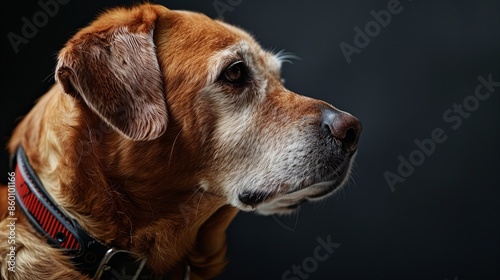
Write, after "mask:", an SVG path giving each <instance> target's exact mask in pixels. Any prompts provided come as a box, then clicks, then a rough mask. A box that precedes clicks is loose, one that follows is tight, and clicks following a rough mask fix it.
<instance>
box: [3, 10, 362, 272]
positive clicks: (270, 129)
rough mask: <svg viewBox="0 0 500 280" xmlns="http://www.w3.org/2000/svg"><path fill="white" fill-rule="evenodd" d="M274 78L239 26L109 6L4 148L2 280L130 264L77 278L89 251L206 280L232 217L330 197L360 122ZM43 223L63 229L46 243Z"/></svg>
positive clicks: (216, 267)
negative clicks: (10, 162)
mask: <svg viewBox="0 0 500 280" xmlns="http://www.w3.org/2000/svg"><path fill="white" fill-rule="evenodd" d="M280 65H281V61H280V57H279V56H277V55H274V54H272V53H269V52H266V51H264V50H262V49H261V48H260V46H259V45H258V44H257V43H256V42H255V41H254V39H253V38H252V37H251V36H250V35H248V34H247V33H245V32H244V31H242V30H240V29H238V28H235V27H233V26H231V25H228V24H225V23H223V22H219V21H214V20H211V19H209V18H207V17H206V16H204V15H201V14H197V13H191V12H184V11H171V10H168V9H167V8H165V7H162V6H158V5H150V4H144V5H140V6H137V7H134V8H131V9H124V8H118V9H113V10H111V11H109V12H106V13H104V14H103V15H101V16H100V17H99V18H98V19H97V20H96V21H94V22H93V23H92V24H91V25H90V26H88V27H86V28H84V29H82V30H81V31H79V32H78V33H77V34H76V35H75V36H74V37H73V38H72V39H71V40H69V42H68V43H67V44H66V46H65V47H64V48H63V49H62V51H61V52H60V55H59V61H58V65H57V69H56V80H57V83H56V84H55V85H54V86H53V87H52V89H50V91H49V92H47V93H46V94H45V95H44V96H43V97H42V98H41V99H40V100H39V102H38V103H37V105H36V106H35V107H34V108H33V110H32V111H31V112H30V113H29V114H28V115H27V116H26V117H25V118H24V120H23V121H22V122H21V123H20V124H19V126H18V127H17V128H16V129H15V131H14V133H13V135H12V138H11V141H10V143H9V151H10V152H11V154H16V150H17V149H18V148H19V147H22V148H23V149H24V151H25V157H26V160H25V161H23V154H22V153H21V152H19V151H18V152H17V157H16V159H17V166H18V167H17V169H16V170H14V171H15V172H13V173H10V174H9V175H12V181H16V185H17V186H16V187H15V188H16V189H15V192H17V197H15V200H14V196H13V192H14V191H13V190H14V183H13V184H12V185H11V186H10V187H9V189H8V190H7V188H1V190H2V191H1V195H0V199H1V207H0V215H1V216H0V218H1V219H2V220H1V222H0V234H1V235H2V236H10V237H11V236H12V234H14V238H12V239H15V243H14V250H13V249H12V247H11V246H10V245H9V244H8V243H7V242H1V243H0V255H1V258H2V262H1V268H0V269H1V270H0V271H1V275H2V277H3V278H4V279H5V278H8V279H91V278H92V277H94V275H96V277H98V276H99V275H101V277H102V278H105V276H102V275H105V273H108V274H109V273H115V272H117V271H120V270H119V269H118V268H120V267H121V266H123V267H125V266H128V265H123V264H121V266H120V264H113V263H112V261H110V259H113V257H111V256H112V254H111V251H106V254H105V255H99V253H95V252H94V253H95V254H94V253H92V254H90V255H85V256H84V262H87V261H88V262H95V263H97V266H96V267H95V268H92V269H93V270H92V269H91V270H88V269H85V268H84V269H82V268H81V266H80V265H81V263H79V261H78V258H79V257H80V258H81V254H83V253H82V251H83V252H84V251H85V250H91V249H89V248H91V247H92V246H94V245H95V244H97V243H98V244H100V245H96V246H100V247H99V248H101V249H103V248H104V249H106V250H107V249H109V248H112V249H111V250H126V254H127V255H128V257H129V258H132V259H134V261H135V264H138V265H137V266H138V267H137V268H134V271H136V272H137V275H139V274H140V273H144V271H147V275H149V276H148V277H150V279H160V278H161V279H163V278H162V277H166V278H168V279H182V278H183V277H184V278H186V277H187V276H190V279H210V278H213V277H214V276H216V275H218V274H219V273H220V272H221V270H222V268H223V266H224V265H225V259H224V255H225V250H226V247H225V246H226V245H225V233H224V232H225V230H226V227H227V226H228V224H229V223H230V222H231V220H232V219H233V218H234V216H235V215H236V213H237V211H238V209H239V210H243V211H252V210H256V211H257V212H259V213H262V214H274V213H278V214H285V213H290V212H292V211H293V210H294V209H295V208H297V206H298V205H299V204H300V203H302V202H304V201H308V200H314V199H321V198H324V197H326V196H327V195H329V194H331V193H332V192H333V191H334V190H335V189H337V188H338V187H339V186H340V185H341V184H342V183H343V182H344V181H345V180H346V178H347V177H348V175H349V169H350V166H351V162H352V158H353V156H354V154H355V152H356V144H357V141H358V137H359V134H360V132H361V125H360V123H359V121H358V120H357V119H356V118H354V117H353V116H351V115H350V114H348V113H345V112H342V111H340V110H337V109H335V108H334V107H332V106H330V105H328V104H326V103H325V102H322V101H318V100H314V99H310V98H307V97H304V96H300V95H297V94H294V93H292V92H290V91H289V90H287V89H286V88H285V87H284V86H283V84H282V83H281V78H280ZM29 166H31V167H32V169H33V172H34V174H35V175H33V176H31V177H30V175H29V171H27V170H29ZM19 173H21V175H19ZM23 174H24V175H23ZM26 174H28V175H26ZM23 176H24V177H23ZM35 177H38V179H39V181H40V182H39V184H38V185H37V183H36V181H37V180H36V179H35ZM19 180H21V183H19ZM33 182H34V183H33ZM33 186H34V187H33ZM30 188H31V189H30ZM40 189H44V190H45V192H46V193H47V196H46V197H44V198H42V199H40V198H39V197H37V196H35V195H34V194H35V193H37V192H40V193H43V191H40ZM8 191H9V192H8ZM42 197H43V195H42ZM49 197H50V198H49ZM30 199H35V200H36V201H35V202H33V201H31V200H30ZM42 200H45V201H52V203H47V202H42ZM12 201H14V202H12ZM42 204H43V205H46V204H47V205H49V206H43V207H42V206H40V207H41V208H44V207H45V208H44V209H42V210H40V209H35V208H36V207H38V206H37V205H42ZM21 205H24V208H26V209H28V212H30V209H31V212H30V213H31V214H26V212H25V211H21V210H22V208H21ZM8 206H12V207H13V208H10V210H12V209H14V208H15V212H9V211H7V209H9V208H8ZM46 209H48V210H46ZM36 211H39V212H40V211H41V212H40V213H42V214H37V213H33V212H36ZM44 211H45V212H44ZM47 211H49V212H47ZM51 211H52V212H51ZM54 212H55V214H54ZM44 213H45V214H47V213H52V214H47V215H48V216H50V217H49V220H50V219H52V222H50V223H49V224H51V223H52V224H53V225H55V226H56V227H61V224H62V227H61V230H59V231H57V233H50V232H49V231H50V230H51V229H50V228H45V227H46V225H44V223H45V224H47V222H44V219H46V217H45V216H43V215H45V214H44ZM31 216H33V217H34V218H33V217H31ZM29 217H31V218H29ZM28 220H29V221H28ZM13 221H14V222H13ZM65 222H68V225H65ZM12 223H13V224H12ZM12 225H14V230H12V228H9V226H12ZM38 227H41V228H42V229H40V228H38ZM68 230H69V231H68ZM68 232H72V233H68ZM44 233H45V234H44ZM9 234H10V235H9ZM43 235H45V238H44V237H43ZM82 236H84V237H85V238H90V239H91V242H90V241H85V242H84V241H82V240H83V239H84V238H83V237H82ZM79 238H80V239H79ZM82 238H83V239H82ZM9 240H10V239H9ZM47 240H49V241H50V240H55V243H52V244H49V243H48V242H47ZM70 241H72V242H73V243H72V244H69V243H70ZM77 241H78V242H77ZM93 244H94V245H93ZM68 248H69V249H74V248H78V250H77V251H75V252H73V253H74V255H73V254H72V253H71V252H70V251H67V250H66V251H65V249H68ZM69 249H68V250H69ZM92 250H93V249H92ZM12 252H14V253H12ZM84 253H85V252H84ZM9 254H10V257H9ZM12 254H15V256H13V255H12ZM79 254H80V255H79ZM5 256H7V257H5ZM89 256H92V257H96V258H97V259H92V260H90V259H91V258H90V257H89ZM117 259H123V257H120V258H118V257H117ZM136 260H137V261H136ZM142 260H144V261H142ZM141 261H142V262H141ZM118 262H120V261H118ZM124 263H126V261H124ZM135 264H134V265H135ZM139 264H140V265H139ZM142 264H144V265H145V266H144V268H143V267H142ZM13 266H14V267H13ZM141 269H142V270H141ZM89 271H91V272H89ZM134 273H135V272H134ZM188 274H189V275H188ZM109 275H111V274H109ZM141 275H143V274H141ZM127 279H131V278H127ZM139 279H143V278H139ZM148 279H149V278H148Z"/></svg>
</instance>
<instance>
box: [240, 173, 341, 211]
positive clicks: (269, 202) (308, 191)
mask: <svg viewBox="0 0 500 280" xmlns="http://www.w3.org/2000/svg"><path fill="white" fill-rule="evenodd" d="M348 173H349V172H348V171H347V172H345V173H344V176H342V177H341V178H338V177H337V178H335V179H333V180H329V181H323V182H319V183H315V184H312V185H310V186H307V187H302V188H300V189H297V190H294V191H291V192H287V193H275V194H272V193H270V194H266V195H265V198H264V199H263V200H262V201H261V202H259V203H256V204H254V205H248V204H245V203H242V202H241V199H236V201H235V202H236V203H233V205H234V206H236V207H237V208H239V209H240V210H243V211H254V212H256V213H257V214H260V215H273V214H278V215H287V214H292V213H294V212H295V211H296V210H297V209H298V208H299V206H300V205H301V204H303V203H304V202H310V201H319V200H322V199H324V198H326V197H328V196H330V195H332V194H334V193H335V192H336V191H337V190H339V189H340V188H342V186H343V185H344V183H345V182H346V181H347V179H348V178H349V174H348Z"/></svg>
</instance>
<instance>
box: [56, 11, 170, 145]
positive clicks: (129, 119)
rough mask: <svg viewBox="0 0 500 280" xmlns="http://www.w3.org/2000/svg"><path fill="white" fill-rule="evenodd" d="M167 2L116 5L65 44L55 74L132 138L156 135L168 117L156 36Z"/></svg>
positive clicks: (137, 138)
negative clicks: (159, 4) (115, 7)
mask: <svg viewBox="0 0 500 280" xmlns="http://www.w3.org/2000/svg"><path fill="white" fill-rule="evenodd" d="M165 10H166V8H164V7H159V6H155V5H149V4H146V5H142V6H139V7H135V8H132V9H123V8H120V9H115V10H112V11H110V12H108V13H105V14H104V15H102V16H100V17H99V18H98V19H97V20H96V21H94V22H93V23H92V24H91V25H90V26H88V27H86V28H84V29H82V30H81V31H80V32H78V33H77V34H76V35H75V36H74V37H73V38H72V39H71V40H70V41H68V43H67V44H66V45H65V47H64V48H63V49H62V51H61V52H60V54H59V60H58V64H57V68H56V79H57V81H58V82H59V83H60V84H61V86H62V88H63V90H64V92H65V93H67V94H70V95H73V96H75V97H77V98H80V97H81V99H82V100H83V101H84V102H85V103H86V104H87V105H88V107H89V108H91V109H92V110H93V111H94V112H95V113H96V114H97V115H98V116H99V117H100V118H102V119H103V120H104V121H105V122H106V123H108V124H109V125H110V126H111V127H113V128H114V129H116V130H117V131H118V132H120V133H122V134H123V135H125V136H126V137H128V138H131V139H134V140H152V139H155V138H157V137H159V136H161V135H162V134H163V133H164V132H165V130H166V128H167V123H168V115H167V105H166V98H165V93H164V82H163V75H162V73H161V70H160V66H159V63H158V59H157V53H156V47H155V44H154V41H153V34H154V28H155V25H156V21H157V20H158V18H159V14H160V13H161V12H164V11H165Z"/></svg>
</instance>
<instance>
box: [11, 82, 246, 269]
mask: <svg viewBox="0 0 500 280" xmlns="http://www.w3.org/2000/svg"><path fill="white" fill-rule="evenodd" d="M82 104H83V103H81V102H80V101H79V100H76V99H74V98H73V97H71V96H68V95H65V94H64V93H62V92H61V90H60V88H59V87H58V86H57V85H56V86H55V87H53V88H52V89H51V90H50V91H49V92H48V93H47V94H46V95H45V96H43V97H42V98H41V99H40V101H39V102H38V104H37V105H36V106H35V108H34V109H33V110H32V111H31V112H30V113H29V114H28V115H27V116H26V117H25V119H24V120H23V121H22V122H21V123H20V125H19V126H18V127H17V128H16V130H15V131H14V136H13V137H12V139H18V140H19V141H18V142H15V141H13V142H11V143H10V144H9V149H10V152H11V153H12V152H13V151H14V149H15V148H16V147H17V146H18V145H22V146H23V147H24V148H25V150H26V152H27V155H28V158H29V160H30V162H31V164H32V165H33V168H34V169H35V171H36V172H37V173H38V176H39V177H40V179H41V181H42V183H43V184H44V185H45V188H46V189H47V190H48V192H49V193H50V194H51V195H52V196H53V197H54V199H55V200H56V201H57V202H58V203H59V204H60V205H61V206H62V208H63V209H65V210H66V211H67V212H68V213H69V214H70V215H72V216H74V217H75V218H76V219H77V221H79V222H80V224H81V225H82V226H83V227H84V228H85V229H87V230H88V231H89V233H91V234H92V235H93V236H94V237H96V238H98V239H100V240H102V241H104V242H107V243H109V244H111V245H112V246H116V247H119V248H122V249H128V250H131V251H132V252H135V253H137V254H138V255H140V256H142V257H147V258H148V261H149V262H150V265H151V266H152V267H153V268H155V270H157V272H159V273H167V272H169V271H171V270H172V269H173V268H174V267H176V266H179V263H181V262H183V261H185V259H186V258H190V259H191V261H193V260H192V259H195V260H194V261H195V262H196V260H197V261H199V262H200V263H201V265H203V264H202V263H203V262H205V261H207V260H206V258H207V255H208V257H213V256H216V257H218V258H220V262H221V264H220V265H221V266H222V265H223V263H222V259H223V254H224V251H225V245H224V244H225V242H222V243H221V242H220V241H218V240H221V238H222V240H224V231H225V229H226V227H227V225H228V224H229V222H230V221H231V220H232V218H233V217H234V215H235V214H236V212H237V211H236V210H235V209H234V208H232V207H229V206H224V204H225V201H224V199H223V198H222V197H220V196H217V195H213V194H210V193H206V192H204V190H203V189H202V188H200V185H199V183H196V182H190V181H181V180H179V179H177V178H192V176H191V177H190V176H179V175H181V174H186V173H190V174H195V173H196V172H197V169H198V168H199V166H197V164H196V163H195V164H193V163H192V162H190V164H186V163H185V162H175V160H174V159H183V158H185V159H187V158H190V155H189V152H190V151H189V149H186V147H182V144H181V143H182V141H177V144H176V139H177V137H179V130H178V129H177V131H176V130H175V127H174V128H172V129H170V131H168V132H167V135H164V136H162V137H161V139H158V140H155V141H148V143H145V142H133V141H131V140H128V139H125V138H124V137H123V136H122V135H120V134H118V133H117V132H115V131H114V130H112V129H110V128H109V127H108V126H107V125H105V124H104V123H103V122H102V121H101V120H100V119H99V118H98V117H96V116H95V115H94V114H92V113H91V112H90V110H89V109H88V108H85V107H84V106H82ZM47 112H51V113H50V116H51V118H50V119H47V118H46V117H45V116H46V114H47ZM56 126H62V127H63V128H62V129H61V128H60V127H59V128H58V127H56ZM28 127H29V128H31V129H32V128H35V129H34V130H31V131H27V128H28ZM55 131H58V132H61V133H62V135H56V134H55ZM208 228H210V229H208ZM214 238H215V239H214ZM221 254H222V257H220V256H219V255H221Z"/></svg>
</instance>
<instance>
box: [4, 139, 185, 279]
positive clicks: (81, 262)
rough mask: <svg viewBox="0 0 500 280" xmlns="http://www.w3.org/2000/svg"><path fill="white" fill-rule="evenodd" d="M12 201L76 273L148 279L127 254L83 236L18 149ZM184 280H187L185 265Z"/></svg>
mask: <svg viewBox="0 0 500 280" xmlns="http://www.w3.org/2000/svg"><path fill="white" fill-rule="evenodd" d="M12 166H13V167H14V168H15V169H14V170H15V179H16V200H17V203H18V205H19V208H20V209H21V210H22V211H23V213H24V215H25V216H26V217H27V219H28V220H29V221H30V223H31V224H32V225H33V227H34V228H35V229H36V231H37V232H39V233H40V234H41V235H43V236H44V237H45V238H46V239H47V241H48V243H49V244H51V245H52V246H53V247H56V248H59V249H62V250H63V252H65V253H66V254H68V255H69V256H70V257H71V261H72V262H73V263H74V264H75V266H76V267H77V268H78V270H79V271H80V272H82V273H83V274H86V275H88V276H89V277H91V278H93V279H152V275H153V273H152V272H151V271H149V270H148V269H146V268H145V267H144V264H145V263H146V260H145V259H144V260H138V259H137V258H135V257H134V256H133V254H132V253H131V252H129V251H125V250H118V249H115V248H112V247H110V246H108V245H106V244H104V243H103V242H101V241H99V240H98V239H96V238H94V237H92V236H91V235H90V234H89V233H87V232H86V231H85V230H84V229H83V228H82V227H81V226H80V225H79V224H78V222H77V221H76V220H75V219H73V218H71V217H69V216H68V215H66V214H65V213H64V211H62V210H61V208H59V207H58V205H57V203H55V202H54V200H53V199H52V198H51V197H50V195H49V194H48V193H47V191H46V190H45V188H44V187H43V185H42V183H41V182H40V180H39V179H38V177H37V176H36V174H35V172H34V170H33V169H32V167H31V165H30V164H29V161H28V159H27V157H26V154H25V152H24V150H23V148H22V147H19V148H18V149H17V152H16V156H15V158H13V162H12ZM184 279H189V266H186V271H185V273H184Z"/></svg>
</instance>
